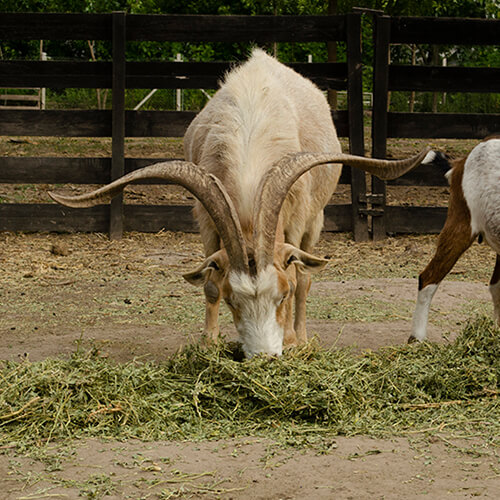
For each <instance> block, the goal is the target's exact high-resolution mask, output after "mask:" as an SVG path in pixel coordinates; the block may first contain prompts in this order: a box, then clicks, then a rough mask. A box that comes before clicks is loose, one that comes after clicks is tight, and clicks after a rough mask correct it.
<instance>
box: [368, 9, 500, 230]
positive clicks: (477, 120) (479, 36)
mask: <svg viewBox="0 0 500 500" xmlns="http://www.w3.org/2000/svg"><path fill="white" fill-rule="evenodd" d="M374 41H375V47H376V52H375V57H374V80H373V81H374V96H373V121H372V127H373V130H372V141H373V142H372V154H373V156H375V157H379V158H383V157H385V155H386V144H387V138H388V137H402V138H458V139H466V138H469V139H482V138H484V137H485V136H487V135H489V134H493V133H495V132H497V133H498V132H499V131H500V115H499V114H471V113H395V112H388V110H387V104H388V92H389V91H396V90H397V91H403V90H404V91H407V90H415V91H446V92H500V68H466V67H418V66H404V65H399V66H398V65H392V64H389V50H390V44H394V43H409V44H418V43H425V44H447V45H498V43H499V41H500V21H498V20H481V19H457V18H408V17H397V18H390V17H387V16H379V17H377V18H375V29H374ZM443 174H444V172H436V171H435V170H433V169H429V168H428V167H425V166H421V167H418V168H417V169H416V170H414V171H413V172H411V173H410V174H407V175H406V176H404V177H401V178H400V179H397V180H396V181H393V182H392V184H396V185H420V186H422V185H445V184H446V181H445V179H444V177H443ZM372 191H373V193H375V194H377V195H378V197H379V200H378V201H379V202H380V204H381V205H382V207H383V210H382V211H381V212H380V215H379V216H377V217H374V218H373V236H374V238H375V239H377V238H384V237H385V236H386V234H387V233H420V232H427V233H432V232H439V231H440V230H441V228H442V226H443V223H444V220H445V218H446V209H445V208H442V207H436V208H433V207H400V206H385V195H386V185H385V183H384V182H382V181H380V180H378V179H375V178H374V181H373V184H372Z"/></svg>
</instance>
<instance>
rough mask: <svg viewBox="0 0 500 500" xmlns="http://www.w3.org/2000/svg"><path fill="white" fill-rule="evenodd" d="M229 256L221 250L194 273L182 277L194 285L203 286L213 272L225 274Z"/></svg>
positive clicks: (208, 258) (207, 259)
mask: <svg viewBox="0 0 500 500" xmlns="http://www.w3.org/2000/svg"><path fill="white" fill-rule="evenodd" d="M227 263H228V260H227V254H226V252H225V250H219V251H218V252H215V253H213V254H212V255H210V257H207V258H206V259H205V261H204V262H202V264H201V265H200V266H199V267H197V268H196V269H194V270H193V271H191V272H189V273H186V274H183V275H182V277H183V278H184V279H185V280H186V281H188V282H189V283H191V284H192V285H196V286H202V285H204V284H205V283H206V282H207V281H208V278H209V277H210V276H211V274H212V273H213V272H216V273H219V272H221V273H223V272H224V271H225V269H226V267H227Z"/></svg>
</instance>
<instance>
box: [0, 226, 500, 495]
mask: <svg viewBox="0 0 500 500" xmlns="http://www.w3.org/2000/svg"><path fill="white" fill-rule="evenodd" d="M434 243H435V238H434V237H429V236H421V237H406V238H392V239H388V240H386V241H384V242H380V243H365V244H354V243H353V242H352V241H350V238H349V236H348V235H326V234H325V235H324V237H323V238H322V240H321V241H320V243H319V245H318V252H317V253H318V254H319V255H324V256H328V257H329V258H330V259H331V264H330V266H329V267H328V269H327V270H326V271H325V272H324V273H322V274H321V275H319V276H318V277H317V278H316V279H315V282H314V284H313V287H312V290H311V294H310V300H309V321H308V329H309V334H310V336H313V335H317V336H318V338H319V339H320V342H321V343H322V344H323V345H324V346H325V347H332V348H335V347H338V346H344V345H355V346H357V349H360V350H363V349H377V348H380V347H382V346H386V345H393V344H398V343H402V342H406V339H407V336H408V333H409V328H410V320H411V313H412V309H413V304H414V300H415V294H416V276H417V274H418V271H419V270H420V269H421V268H422V267H423V266H424V265H425V262H427V261H428V260H429V258H430V256H431V255H432V251H433V246H434ZM201 256H202V249H201V245H200V243H199V239H198V236H197V235H179V234H173V233H164V234H159V235H144V234H131V235H127V237H126V238H124V239H123V240H121V241H119V242H110V241H109V240H108V239H107V238H106V237H105V236H103V235H41V234H37V235H13V234H1V235H0V272H1V275H2V286H1V288H0V359H14V360H16V359H26V358H29V359H30V360H32V361H36V360H39V359H43V358H45V357H47V356H59V355H63V356H65V355H68V354H69V353H71V352H73V351H74V350H75V349H76V348H77V346H80V347H83V348H88V347H90V346H93V347H94V348H97V349H99V352H100V354H101V355H102V356H105V357H110V358H112V359H115V360H117V361H124V360H128V359H131V358H134V357H139V356H140V357H143V358H146V359H156V360H160V359H164V358H165V357H166V356H168V355H170V354H171V353H173V352H175V351H176V350H177V349H178V348H179V347H181V346H182V345H184V344H185V343H187V342H192V341H194V342H196V341H198V340H199V337H200V332H201V326H202V322H203V316H202V312H203V298H202V295H201V291H200V290H198V289H196V288H193V287H191V286H190V285H188V284H187V283H185V282H184V280H183V279H182V278H181V274H182V272H185V271H187V270H188V269H190V268H191V267H193V266H194V265H196V263H197V262H199V260H200V258H201ZM493 262H494V255H493V253H492V252H491V250H489V249H488V248H486V247H484V246H479V245H474V247H473V248H472V249H471V250H470V251H469V253H468V254H466V256H464V258H463V259H462V260H461V261H460V262H459V263H458V264H457V266H456V268H455V270H454V273H453V274H452V275H450V277H449V279H447V280H446V282H445V283H444V284H443V285H442V287H441V289H440V290H439V292H438V293H437V295H436V297H435V301H434V303H433V309H432V313H431V322H430V339H431V340H433V341H438V342H446V341H448V340H449V339H452V338H453V336H454V335H455V334H456V332H457V331H459V330H460V329H461V327H462V326H463V324H464V322H465V321H466V319H467V318H468V317H470V316H472V315H474V314H475V313H477V312H480V313H485V314H490V313H491V306H490V303H489V294H488V289H487V285H486V284H487V281H488V275H489V273H490V272H491V269H492V267H493ZM221 324H222V330H223V331H224V333H225V334H226V336H227V337H228V338H233V337H234V336H235V332H234V328H233V326H232V325H231V322H230V319H229V316H228V314H227V313H226V312H225V313H224V314H223V315H222V318H221ZM50 453H52V454H53V457H54V458H53V460H47V459H46V458H45V459H43V460H42V459H35V458H28V457H26V456H24V455H23V453H22V452H21V451H20V450H16V449H15V448H9V447H6V448H4V449H3V450H0V491H2V494H1V495H0V496H1V497H2V498H5V499H35V498H70V499H71V498H75V499H76V498H81V497H82V496H83V497H86V498H116V499H121V498H179V497H180V498H208V499H211V498H224V499H231V498H233V499H246V498H252V499H253V498H259V499H299V498H304V497H306V498H307V497H309V498H335V499H344V498H345V499H348V498H353V499H354V498H356V499H357V498H394V499H397V498H417V497H419V498H420V497H426V498H445V497H446V498H469V497H472V496H486V497H490V498H499V496H500V473H499V471H500V464H499V458H498V450H494V449H491V448H490V447H489V446H488V444H487V443H485V442H482V441H481V440H479V439H476V438H473V437H464V438H463V439H458V438H456V437H453V436H449V435H447V434H446V433H445V431H443V433H441V434H438V437H433V438H432V439H431V440H429V439H427V438H426V437H425V435H422V434H415V435H408V436H405V437H399V438H394V439H370V438H367V437H363V436H355V437H341V436H339V437H338V438H337V439H335V441H334V442H332V443H331V445H330V446H329V449H328V451H327V452H326V453H321V454H319V453H318V452H315V451H313V450H297V449H291V448H285V449H283V448H280V447H277V446H276V445H275V444H274V443H272V442H269V441H266V440H262V439H256V438H249V439H247V440H238V441H232V440H225V441H215V442H202V443H192V442H182V443H176V442H155V443H143V442H100V441H81V442H74V443H71V444H70V445H69V446H68V445H67V444H65V445H57V444H54V445H53V448H51V452H50Z"/></svg>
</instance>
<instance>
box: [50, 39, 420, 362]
mask: <svg viewBox="0 0 500 500" xmlns="http://www.w3.org/2000/svg"><path fill="white" fill-rule="evenodd" d="M184 150H185V158H186V161H170V162H164V163H158V164H155V165H151V166H149V167H145V168H143V169H140V170H137V171H134V172H132V173H130V174H128V175H126V176H124V177H122V178H121V179H118V180H116V181H114V182H112V183H111V184H109V185H107V186H105V187H103V188H101V189H98V190H97V191H95V192H93V193H90V194H86V195H81V196H75V197H64V196H60V195H56V194H52V195H51V196H52V197H53V199H55V200H56V201H58V202H60V203H62V204H64V205H68V206H72V207H86V206H92V205H95V204H97V203H102V202H107V201H109V200H110V199H111V197H112V196H114V195H116V194H118V193H119V192H121V191H122V190H123V188H124V187H125V186H126V185H127V184H129V183H130V182H133V181H135V180H137V179H155V178H156V179H168V180H169V181H170V182H174V183H177V184H180V185H182V186H184V187H185V188H186V189H188V190H189V191H190V192H191V193H192V194H193V195H194V196H195V197H196V198H197V200H198V201H197V202H196V205H195V209H194V213H195V217H196V219H197V221H198V223H199V227H200V232H201V238H202V241H203V245H204V248H205V254H206V260H205V261H204V262H203V263H202V264H201V265H200V266H199V267H198V268H197V269H195V270H194V271H193V272H191V273H188V274H186V275H185V276H184V277H185V278H186V279H187V280H188V281H189V282H190V283H193V284H195V285H201V286H203V288H204V292H205V298H206V316H205V328H204V333H205V335H206V336H207V338H208V339H211V340H214V341H215V340H216V339H217V338H218V336H219V326H218V312H219V305H220V303H221V301H222V300H224V301H225V302H226V304H227V305H228V306H229V309H230V310H231V312H232V315H233V319H234V323H235V326H236V329H237V331H238V333H239V336H240V340H241V343H242V347H243V351H244V353H245V355H246V356H247V357H251V356H253V355H255V354H257V353H266V354H268V355H280V354H281V353H282V349H283V344H285V345H287V344H296V343H302V342H305V341H306V339H307V336H306V313H305V307H306V297H307V294H308V291H309V287H310V276H309V273H310V272H315V271H318V270H320V269H322V268H323V266H324V265H325V264H326V260H324V259H320V258H318V257H315V256H313V255H311V254H310V253H309V252H310V251H311V250H312V248H313V246H314V245H315V243H316V242H317V240H318V237H319V234H320V231H321V228H322V225H323V208H324V206H325V205H326V204H327V202H328V201H329V200H330V198H331V196H332V193H333V192H334V190H335V188H336V186H337V182H338V179H339V176H340V172H341V164H342V163H345V164H349V165H352V166H354V167H358V168H361V169H363V170H365V171H367V172H370V173H372V174H374V175H377V176H379V177H381V178H395V177H398V176H400V175H402V174H403V173H405V172H407V171H408V170H410V169H412V168H414V167H415V166H417V165H418V164H419V163H420V161H421V160H422V158H423V157H424V155H425V152H424V154H420V155H417V156H416V157H413V158H411V159H408V160H400V161H393V162H389V161H385V160H373V159H367V158H363V157H357V156H351V155H344V154H342V153H341V149H340V144H339V141H338V138H337V133H336V131H335V127H334V125H333V122H332V119H331V112H330V108H329V106H328V103H327V102H326V99H325V97H324V96H323V93H322V92H321V91H320V90H319V89H318V88H317V87H316V86H315V85H314V84H313V83H312V82H311V81H309V80H307V79H305V78H303V77H302V76H300V75H299V74H297V73H295V72H294V71H293V70H291V69H290V68H288V67H286V66H284V65H283V64H280V63H279V62H278V61H277V60H276V59H274V58H272V57H270V56H268V55H266V54H265V53H264V52H263V51H262V50H259V49H255V50H254V51H253V52H252V56H251V58H250V59H249V60H248V61H247V62H246V63H245V64H243V65H241V66H240V67H238V68H235V69H233V70H232V71H231V72H229V73H228V74H227V75H226V78H225V81H224V83H223V84H222V86H221V88H220V89H219V90H218V92H217V93H216V94H215V95H214V97H213V98H212V99H211V100H210V101H209V102H208V104H207V105H206V106H205V108H204V109H203V110H202V111H201V112H200V113H199V114H198V115H197V116H196V118H195V119H194V120H193V122H192V123H191V125H190V126H189V128H188V130H187V132H186V134H185V137H184ZM313 167H317V168H313ZM311 169H312V170H311ZM294 298H295V320H294V317H293V299H294Z"/></svg>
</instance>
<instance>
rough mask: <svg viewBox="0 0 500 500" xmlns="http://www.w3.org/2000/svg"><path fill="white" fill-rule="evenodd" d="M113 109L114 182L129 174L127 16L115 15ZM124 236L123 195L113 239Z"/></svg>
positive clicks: (112, 220) (112, 221) (113, 218)
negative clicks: (126, 93) (126, 91)
mask: <svg viewBox="0 0 500 500" xmlns="http://www.w3.org/2000/svg"><path fill="white" fill-rule="evenodd" d="M112 19H113V109H112V112H111V113H112V160H111V181H113V180H115V179H117V178H118V177H121V176H122V175H123V174H124V173H125V40H126V37H125V29H126V27H125V22H126V15H125V12H113V15H112ZM122 236H123V194H119V195H118V196H116V197H115V198H113V200H112V201H111V207H110V214H109V237H110V238H111V239H112V240H117V239H120V238H121V237H122Z"/></svg>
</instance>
